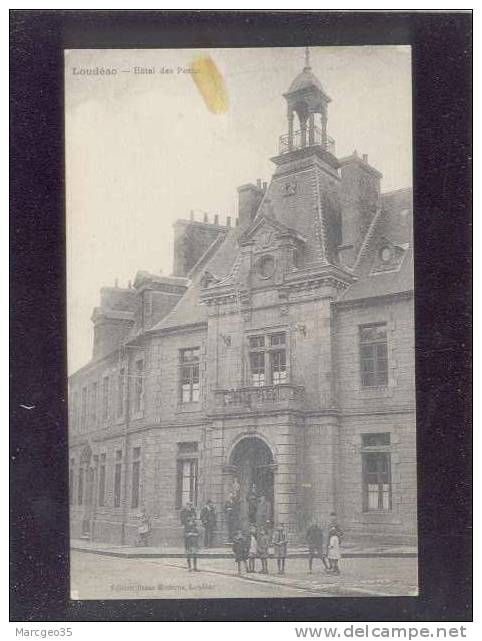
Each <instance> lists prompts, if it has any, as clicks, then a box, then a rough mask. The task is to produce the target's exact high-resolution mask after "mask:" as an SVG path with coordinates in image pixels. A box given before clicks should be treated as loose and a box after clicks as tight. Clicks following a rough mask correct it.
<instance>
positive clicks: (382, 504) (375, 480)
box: [362, 432, 392, 512]
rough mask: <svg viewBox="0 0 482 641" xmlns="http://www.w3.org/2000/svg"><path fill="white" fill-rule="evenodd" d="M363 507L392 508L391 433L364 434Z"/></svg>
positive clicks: (378, 509)
mask: <svg viewBox="0 0 482 641" xmlns="http://www.w3.org/2000/svg"><path fill="white" fill-rule="evenodd" d="M362 468H363V509H364V510H365V511H366V512H371V511H380V510H383V511H388V510H391V509H392V476H391V451H390V434H389V433H386V432H384V433H374V434H363V435H362Z"/></svg>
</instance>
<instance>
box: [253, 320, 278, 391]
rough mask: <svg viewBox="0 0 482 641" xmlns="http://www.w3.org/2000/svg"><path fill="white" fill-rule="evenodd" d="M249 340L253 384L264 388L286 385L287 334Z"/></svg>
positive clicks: (255, 337) (259, 336)
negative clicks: (265, 386)
mask: <svg viewBox="0 0 482 641" xmlns="http://www.w3.org/2000/svg"><path fill="white" fill-rule="evenodd" d="M248 340H249V362H250V366H251V384H252V385H253V386H254V387H262V386H263V385H280V384H281V383H286V380H287V370H286V334H285V332H277V333H274V334H267V335H266V336H265V335H257V336H250V337H249V339H248Z"/></svg>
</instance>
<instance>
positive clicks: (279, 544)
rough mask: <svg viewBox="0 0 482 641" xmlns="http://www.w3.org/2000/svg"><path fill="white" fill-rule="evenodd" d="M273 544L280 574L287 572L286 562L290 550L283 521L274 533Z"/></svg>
mask: <svg viewBox="0 0 482 641" xmlns="http://www.w3.org/2000/svg"><path fill="white" fill-rule="evenodd" d="M273 546H274V555H275V557H276V562H277V563H278V574H284V573H285V562H286V555H287V551H288V539H287V537H286V532H285V529H284V525H283V523H280V524H279V525H278V527H277V528H276V530H275V531H274V534H273Z"/></svg>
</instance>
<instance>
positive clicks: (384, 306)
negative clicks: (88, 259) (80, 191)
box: [69, 63, 416, 545]
mask: <svg viewBox="0 0 482 641" xmlns="http://www.w3.org/2000/svg"><path fill="white" fill-rule="evenodd" d="M284 97H285V99H286V101H287V106H288V134H286V135H283V136H281V138H280V147H279V153H278V155H276V156H275V157H274V158H272V161H273V163H274V165H275V172H274V174H273V177H272V180H271V182H270V184H269V185H266V183H261V182H260V181H258V182H257V183H256V184H246V185H243V186H241V187H239V189H238V196H239V207H238V218H237V219H236V223H235V224H234V225H232V226H231V223H230V219H228V220H227V221H226V222H227V224H226V225H222V224H219V220H217V219H216V220H215V222H214V223H209V222H207V221H206V220H205V221H203V222H199V221H194V220H192V219H191V220H184V221H178V222H177V223H176V225H175V246H174V253H175V256H174V269H173V275H172V276H169V277H164V276H156V275H152V274H148V273H146V272H139V273H138V274H137V276H136V279H135V281H134V283H133V286H131V287H129V288H126V289H123V288H120V287H106V288H103V289H102V291H101V301H100V306H99V307H97V308H95V309H94V312H93V316H92V321H93V323H94V350H93V357H92V360H91V361H90V362H89V363H88V364H87V365H86V366H85V367H83V368H82V369H80V370H79V371H77V372H76V373H75V374H73V375H72V376H71V377H70V379H69V408H70V419H69V442H70V499H71V534H72V537H73V538H78V537H81V536H84V537H89V538H91V539H93V540H96V541H106V542H112V543H129V544H132V543H133V542H134V541H135V540H136V536H137V525H138V522H139V511H140V509H141V508H143V507H144V508H145V509H146V510H147V512H148V514H149V515H150V518H151V523H152V532H151V542H152V543H153V544H156V545H157V544H159V545H162V544H175V543H177V544H180V542H181V541H182V527H181V524H180V519H179V512H180V508H181V506H182V505H183V504H185V503H186V502H188V501H191V502H193V503H194V504H195V505H197V507H198V508H200V507H201V506H202V505H203V504H204V502H205V501H206V500H207V499H212V500H213V502H214V503H215V506H216V509H217V513H218V531H217V533H216V536H217V541H218V542H220V543H221V542H225V541H226V522H225V521H226V519H225V514H224V511H223V506H224V505H225V502H226V501H227V499H228V497H229V494H230V492H231V491H232V490H233V487H234V488H235V491H236V492H238V493H239V497H240V506H241V521H242V522H243V523H245V522H246V509H247V507H246V505H247V501H246V499H247V495H248V491H249V489H250V488H251V487H252V484H253V483H254V484H255V485H256V488H257V492H258V493H259V494H260V495H261V494H262V495H264V496H265V497H267V498H268V500H269V502H270V503H271V505H272V509H273V515H272V518H273V520H274V521H276V522H282V523H284V524H285V526H286V529H287V531H288V534H289V537H290V538H291V540H293V541H301V540H302V539H303V536H304V532H305V530H306V527H307V526H308V525H309V524H310V523H311V522H313V521H318V522H321V523H324V522H326V520H327V519H328V516H329V514H330V513H331V512H332V511H335V512H336V513H337V517H338V520H339V521H340V523H341V524H342V527H343V529H344V531H345V532H346V536H347V537H348V538H349V539H352V540H357V541H358V540H361V539H363V538H365V537H367V538H369V539H370V540H375V539H377V540H379V541H386V542H400V543H402V542H411V543H413V542H415V540H416V428H415V425H416V423H415V377H414V368H415V365H414V311H413V254H412V195H411V191H410V189H402V190H398V191H395V192H390V193H382V192H381V189H380V183H381V178H382V175H381V174H380V172H378V171H377V170H376V169H375V168H374V167H372V166H371V165H370V164H369V162H368V158H367V157H366V156H362V157H361V158H360V157H359V156H358V154H357V153H356V152H354V153H353V155H351V156H349V157H346V158H337V156H336V154H335V147H334V141H333V140H332V139H331V138H330V137H329V136H328V133H327V116H328V104H329V102H330V98H329V97H328V95H327V94H326V93H325V91H324V89H323V87H322V86H321V84H320V82H319V80H318V79H317V78H316V76H315V75H314V74H313V73H312V71H311V69H310V67H309V63H307V64H306V66H305V68H304V69H303V71H302V72H301V73H300V74H299V75H298V76H297V77H296V78H295V80H294V81H293V82H292V84H291V86H290V88H289V90H288V92H287V93H285V94H284Z"/></svg>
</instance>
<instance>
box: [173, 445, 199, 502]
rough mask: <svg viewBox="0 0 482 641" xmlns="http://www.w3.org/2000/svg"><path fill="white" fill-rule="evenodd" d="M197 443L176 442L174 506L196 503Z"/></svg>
mask: <svg viewBox="0 0 482 641" xmlns="http://www.w3.org/2000/svg"><path fill="white" fill-rule="evenodd" d="M197 451H198V444H197V443H196V442H190V443H178V451H177V484H176V486H177V490H176V507H177V508H181V507H182V506H183V505H186V503H192V504H193V505H196V504H197V492H198V455H197Z"/></svg>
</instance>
